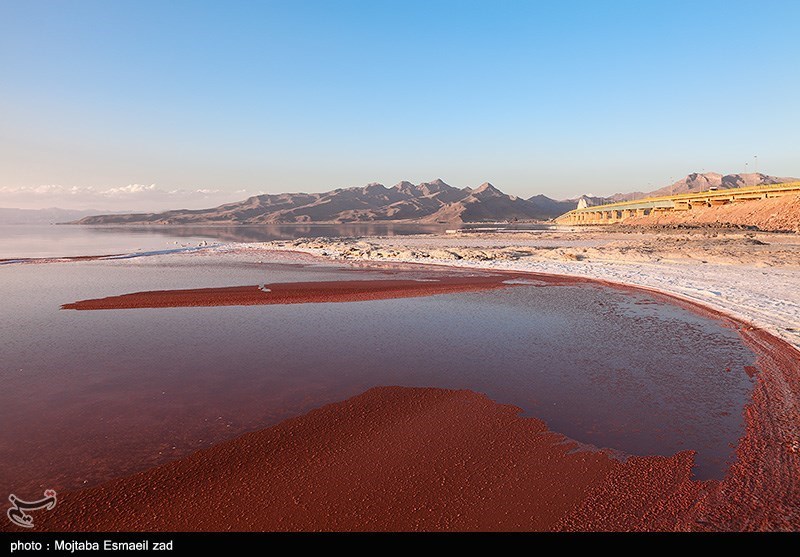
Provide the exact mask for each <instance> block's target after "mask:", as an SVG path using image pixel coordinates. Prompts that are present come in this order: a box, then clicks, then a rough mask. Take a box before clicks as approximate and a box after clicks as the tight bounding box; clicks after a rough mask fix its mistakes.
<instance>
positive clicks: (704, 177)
mask: <svg viewBox="0 0 800 557" xmlns="http://www.w3.org/2000/svg"><path fill="white" fill-rule="evenodd" d="M795 181H797V178H789V177H778V176H768V175H767V174H761V173H757V172H751V173H748V174H726V175H724V176H723V175H722V174H718V173H716V172H706V173H703V174H699V173H697V172H694V173H692V174H689V175H688V176H686V178H682V179H680V180H678V181H677V182H675V183H674V184H671V185H669V186H664V187H663V188H660V189H657V190H655V191H652V192H650V195H672V194H675V193H693V192H697V191H705V190H707V189H709V188H712V187H716V188H719V189H721V190H723V189H729V188H742V187H745V186H760V185H762V184H780V183H782V182H795Z"/></svg>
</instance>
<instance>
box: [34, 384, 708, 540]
mask: <svg viewBox="0 0 800 557" xmlns="http://www.w3.org/2000/svg"><path fill="white" fill-rule="evenodd" d="M519 412H520V409H519V408H516V407H513V406H507V405H500V404H496V403H494V402H492V401H491V400H489V399H488V398H486V397H485V396H483V395H479V394H476V393H474V392H471V391H451V390H442V389H425V388H405V387H378V388H374V389H371V390H369V391H367V392H366V393H364V394H362V395H359V396H357V397H354V398H351V399H349V400H347V401H345V402H340V403H335V404H330V405H327V406H324V407H322V408H319V409H317V410H314V411H312V412H310V413H308V414H306V415H304V416H301V417H299V418H293V419H290V420H286V421H284V422H282V423H280V424H278V425H276V426H274V427H270V428H267V429H264V430H261V431H258V432H255V433H250V434H246V435H244V436H242V437H240V438H238V439H235V440H232V441H229V442H225V443H221V444H219V445H217V446H214V447H211V448H209V449H205V450H202V451H199V452H197V453H194V454H192V455H190V456H188V457H186V458H183V459H180V460H177V461H175V462H172V463H169V464H166V465H163V466H159V467H157V468H154V469H152V470H150V471H148V472H144V473H140V474H136V475H133V476H130V477H127V478H123V479H120V480H115V481H112V482H109V483H107V484H105V485H103V486H100V487H96V488H91V489H87V490H83V491H78V492H71V493H65V494H63V495H62V494H59V502H58V507H57V508H56V509H54V510H53V511H52V512H47V513H38V514H37V517H36V525H37V529H44V530H78V531H81V530H84V531H85V530H102V531H107V530H137V531H138V530H166V531H170V530H180V531H185V530H190V531H201V530H552V529H560V528H564V527H565V526H570V527H576V526H577V527H581V526H582V525H583V524H584V523H585V522H582V521H583V520H585V519H584V517H583V515H580V514H579V515H578V516H577V518H574V517H575V515H576V512H577V510H578V509H581V508H583V507H582V504H583V503H584V502H585V501H586V500H587V499H588V498H590V497H592V496H593V494H595V493H598V492H600V493H603V492H610V493H614V494H618V492H619V491H620V489H622V490H623V492H624V496H625V497H624V499H620V500H617V501H615V502H613V504H614V506H613V508H611V507H608V508H607V507H604V508H602V509H598V512H602V513H606V512H608V511H609V510H610V511H616V510H617V507H624V508H623V509H622V511H623V512H624V516H625V518H626V519H630V521H631V522H630V523H629V524H628V527H636V526H640V527H641V525H642V523H645V524H649V523H650V522H649V521H652V520H655V519H662V518H663V517H664V516H671V514H672V513H683V512H685V511H686V509H687V507H689V506H690V505H691V503H692V502H693V501H694V500H695V499H696V497H697V495H698V494H699V493H700V492H702V486H701V485H699V484H696V483H695V482H692V481H691V480H690V479H689V478H690V475H691V465H692V455H691V453H681V454H678V455H675V456H673V457H670V458H666V457H646V458H635V457H633V458H630V459H628V460H627V461H626V462H621V461H619V460H615V459H613V458H611V457H610V456H608V455H607V454H606V453H604V452H599V451H586V450H577V451H576V450H575V449H576V448H577V444H576V443H574V442H571V441H570V440H569V439H567V438H565V437H564V436H563V435H560V434H556V433H553V432H550V431H548V430H547V428H546V426H545V425H544V423H543V422H541V421H540V420H537V419H535V418H522V417H520V416H519ZM651 515H652V517H651Z"/></svg>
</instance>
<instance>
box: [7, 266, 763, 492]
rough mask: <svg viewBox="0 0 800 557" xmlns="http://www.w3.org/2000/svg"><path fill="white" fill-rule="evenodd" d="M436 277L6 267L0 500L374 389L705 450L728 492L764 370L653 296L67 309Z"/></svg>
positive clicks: (94, 477) (552, 292) (506, 295)
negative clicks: (756, 370) (756, 371)
mask: <svg viewBox="0 0 800 557" xmlns="http://www.w3.org/2000/svg"><path fill="white" fill-rule="evenodd" d="M284 257H285V256H284ZM440 272H443V271H434V270H431V271H425V272H422V271H387V270H373V271H356V270H353V269H350V268H342V267H337V266H336V265H328V264H321V265H287V264H282V263H276V262H270V261H269V260H265V259H264V258H263V256H260V260H256V259H252V260H250V259H246V258H241V257H240V258H239V259H224V256H208V257H200V256H192V255H185V254H184V255H177V256H167V257H157V258H153V257H142V258H137V259H129V260H116V261H85V262H74V263H53V264H37V265H28V264H12V265H4V266H2V267H0V299H2V300H3V313H2V316H0V338H2V344H0V381H2V385H3V389H2V390H0V423H2V424H3V427H2V428H0V455H2V462H3V466H2V468H0V493H8V492H15V493H19V494H23V493H24V494H30V495H35V494H36V493H40V492H41V488H46V487H53V488H56V489H65V488H75V487H82V486H89V485H95V484H97V483H99V482H101V481H103V480H107V479H109V478H113V477H116V476H119V475H122V474H127V473H130V472H133V471H137V470H141V469H145V468H148V467H150V466H152V465H155V464H158V463H161V462H165V461H168V460H172V459H174V458H177V457H179V456H182V455H185V454H187V453H189V452H192V451H194V450H196V449H199V448H202V447H206V446H209V445H210V444H212V443H214V442H218V441H221V440H224V439H230V438H232V437H235V436H237V435H239V434H241V433H243V432H245V431H249V430H253V429H259V428H262V427H265V426H268V425H271V424H274V423H277V422H279V421H281V420H283V419H285V418H287V417H290V416H296V415H299V414H302V413H304V412H306V411H308V410H310V409H312V408H315V407H318V406H320V405H322V404H325V403H328V402H334V401H339V400H343V399H345V398H348V397H350V396H353V395H355V394H358V393H361V392H363V391H364V390H366V389H368V388H370V387H372V386H377V385H406V386H434V387H447V388H459V389H462V388H464V389H473V390H476V391H479V392H483V393H486V394H487V395H489V396H490V397H491V398H492V399H494V400H496V401H498V402H501V403H510V404H515V405H517V406H519V407H521V408H522V409H523V410H524V412H525V414H526V415H530V416H536V417H539V418H541V419H544V420H545V421H546V422H547V424H548V426H549V427H550V428H551V429H552V430H554V431H557V432H560V433H564V434H566V435H568V436H570V437H572V438H574V439H576V440H578V441H580V442H582V443H588V444H592V445H595V446H599V447H610V448H613V449H616V450H620V451H623V452H625V453H629V454H642V455H644V454H661V455H670V454H673V453H675V452H676V451H681V450H686V449H692V450H696V451H698V454H697V467H696V473H697V476H698V477H700V478H719V477H721V476H722V475H723V474H724V471H725V469H726V468H727V465H728V463H729V462H730V459H731V458H732V457H733V448H732V447H733V446H734V445H735V443H736V441H737V440H738V439H739V437H740V436H741V435H742V433H743V416H742V411H743V407H744V404H745V403H746V402H747V401H748V400H749V397H750V392H751V389H752V380H751V379H750V378H749V376H748V375H747V374H746V373H745V371H744V367H745V366H748V365H752V364H753V362H754V359H755V358H754V355H753V354H752V353H751V352H750V350H749V349H747V348H746V347H745V346H744V345H743V344H742V342H741V340H740V337H739V335H738V333H737V332H736V331H734V330H732V329H730V328H727V327H725V326H723V325H722V324H721V323H719V322H717V321H714V320H711V319H708V318H705V317H700V316H698V315H695V314H694V313H692V312H690V311H688V310H685V309H682V308H680V307H676V306H672V305H669V304H665V303H662V302H658V301H656V300H655V299H653V298H651V297H650V296H649V295H647V294H631V293H626V292H622V291H619V290H615V289H610V288H608V287H601V286H547V287H537V286H530V285H522V286H514V287H513V288H508V289H501V290H495V291H486V292H477V293H462V294H448V295H438V296H431V297H424V298H408V299H394V300H379V301H369V302H357V303H335V304H334V303H326V304H303V305H286V306H278V305H270V306H248V307H209V308H173V309H144V310H110V311H94V312H93V311H84V312H76V311H65V310H60V309H59V307H60V306H61V304H64V303H67V302H73V301H76V300H81V299H87V298H98V297H102V296H108V295H114V294H121V293H129V292H137V291H144V290H157V289H174V288H200V287H213V286H236V285H249V284H253V285H255V284H263V283H271V282H296V281H322V280H342V279H347V280H353V279H370V278H371V279H380V278H388V277H389V276H392V277H393V278H398V277H399V278H425V277H430V276H431V274H432V273H434V274H435V273H440ZM448 272H451V271H448ZM452 272H456V271H452ZM462 272H463V271H462Z"/></svg>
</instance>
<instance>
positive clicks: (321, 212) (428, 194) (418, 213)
mask: <svg viewBox="0 0 800 557" xmlns="http://www.w3.org/2000/svg"><path fill="white" fill-rule="evenodd" d="M793 180H795V179H794V178H778V177H774V176H768V175H765V174H729V175H724V176H723V175H722V174H717V173H714V172H709V173H705V174H697V173H695V174H690V175H688V176H687V177H686V178H683V179H682V180H679V181H678V182H675V183H674V184H672V185H670V186H667V187H665V188H661V189H659V190H656V191H654V192H650V193H642V192H635V193H629V194H621V193H620V194H615V195H613V196H610V197H589V196H582V198H577V199H568V200H564V201H558V200H555V199H551V198H549V197H547V196H545V195H534V196H533V197H530V198H528V199H523V198H521V197H516V196H513V195H508V194H505V193H503V192H502V191H500V190H499V189H497V188H496V187H494V186H493V185H492V184H490V183H488V182H486V183H484V184H482V185H480V186H479V187H477V188H474V189H473V188H470V187H465V188H455V187H453V186H450V185H448V184H446V183H445V182H443V181H442V180H441V179H437V180H433V181H432V182H422V183H421V184H412V183H411V182H406V181H403V182H400V183H399V184H396V185H394V186H392V187H386V186H384V185H383V184H377V183H372V184H368V185H366V186H364V187H355V188H340V189H335V190H332V191H328V192H323V193H282V194H264V195H256V196H253V197H250V198H248V199H245V200H244V201H240V202H235V203H227V204H225V205H220V206H218V207H213V208H210V209H199V210H189V209H179V210H174V211H165V212H161V213H135V214H113V215H95V216H88V217H84V218H81V219H80V220H77V221H74V223H77V224H154V225H162V224H171V225H176V224H289V223H313V222H327V223H359V222H375V221H411V222H420V223H459V222H499V221H523V220H527V221H531V220H548V219H551V218H553V217H556V216H558V215H561V214H563V213H566V212H567V211H570V210H572V209H574V208H575V207H576V206H577V203H578V201H579V200H580V199H584V200H585V201H586V203H587V204H588V205H600V204H603V203H610V202H613V201H624V200H627V199H633V198H640V197H645V196H647V195H659V194H669V193H670V192H673V193H682V192H690V191H702V190H703V189H708V188H709V187H712V186H716V187H718V188H720V189H722V188H730V187H739V186H742V185H754V184H763V183H766V184H772V183H779V182H786V181H793Z"/></svg>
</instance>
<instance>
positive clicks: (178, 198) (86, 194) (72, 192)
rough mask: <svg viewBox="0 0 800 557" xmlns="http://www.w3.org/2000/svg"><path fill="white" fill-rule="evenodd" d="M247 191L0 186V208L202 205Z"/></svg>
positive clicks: (146, 186)
mask: <svg viewBox="0 0 800 557" xmlns="http://www.w3.org/2000/svg"><path fill="white" fill-rule="evenodd" d="M247 195H250V194H248V191H247V190H242V189H239V190H236V191H231V190H221V189H212V188H200V187H198V188H194V189H187V188H175V189H163V188H159V187H158V186H157V185H156V184H128V185H127V186H116V187H107V188H98V187H94V186H63V185H60V184H46V185H39V186H0V207H20V208H42V207H61V208H64V209H106V210H115V211H116V210H134V209H136V210H152V211H155V210H163V209H174V208H203V207H210V206H213V205H214V204H215V203H217V204H218V203H226V202H230V201H237V200H239V199H242V198H244V197H245V196H247Z"/></svg>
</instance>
